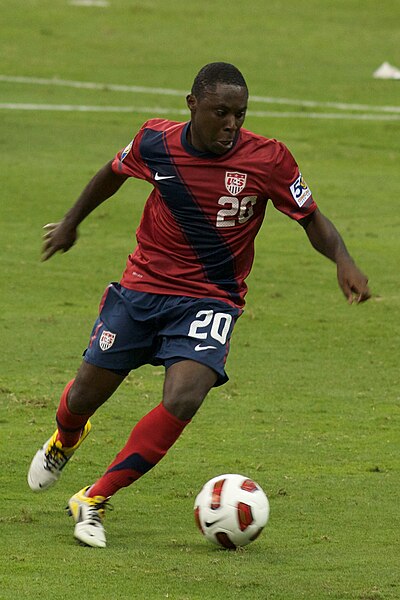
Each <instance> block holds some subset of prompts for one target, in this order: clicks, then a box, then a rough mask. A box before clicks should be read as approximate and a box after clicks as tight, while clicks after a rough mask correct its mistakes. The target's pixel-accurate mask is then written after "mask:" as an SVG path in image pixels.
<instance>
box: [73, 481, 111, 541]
mask: <svg viewBox="0 0 400 600" xmlns="http://www.w3.org/2000/svg"><path fill="white" fill-rule="evenodd" d="M89 487H90V486H88V487H85V488H83V490H80V491H79V492H78V493H76V494H75V495H74V496H72V498H70V500H69V502H68V506H67V510H68V513H69V515H70V516H71V517H73V518H74V520H75V523H76V525H75V530H74V536H75V538H76V539H77V540H78V541H79V542H81V544H84V545H85V546H91V547H92V548H105V547H106V533H105V530H104V527H103V519H104V513H105V507H106V504H107V498H105V497H104V496H94V497H93V498H91V497H90V496H86V495H85V493H86V492H87V490H88V489H89Z"/></svg>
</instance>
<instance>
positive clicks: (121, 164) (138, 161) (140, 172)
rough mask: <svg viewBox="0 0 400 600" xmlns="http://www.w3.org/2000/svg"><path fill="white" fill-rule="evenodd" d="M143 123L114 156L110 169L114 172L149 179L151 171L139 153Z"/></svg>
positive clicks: (143, 128)
mask: <svg viewBox="0 0 400 600" xmlns="http://www.w3.org/2000/svg"><path fill="white" fill-rule="evenodd" d="M146 124H147V123H145V124H144V125H143V126H142V127H141V129H140V130H139V132H138V133H137V135H136V136H135V137H134V138H133V140H132V141H131V142H129V144H128V145H127V146H126V147H125V148H123V149H122V150H120V151H119V152H118V153H117V154H116V155H115V157H114V160H113V162H112V165H111V166H112V169H113V171H114V172H115V173H118V174H121V173H122V174H124V175H128V177H136V178H137V179H145V180H146V181H151V180H152V178H151V171H150V169H149V168H148V167H147V165H146V164H145V162H144V161H143V159H142V157H141V155H140V141H141V139H142V136H143V132H144V130H145V127H146Z"/></svg>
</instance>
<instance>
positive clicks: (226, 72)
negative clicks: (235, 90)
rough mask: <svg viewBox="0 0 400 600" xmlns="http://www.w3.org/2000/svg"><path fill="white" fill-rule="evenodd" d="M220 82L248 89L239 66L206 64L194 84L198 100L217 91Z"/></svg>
mask: <svg viewBox="0 0 400 600" xmlns="http://www.w3.org/2000/svg"><path fill="white" fill-rule="evenodd" d="M218 83H224V84H226V85H233V86H236V87H240V88H245V89H246V90H247V84H246V81H245V79H244V77H243V75H242V74H241V72H240V71H239V69H238V68H237V67H235V66H234V65H231V64H230V63H225V62H214V63H209V64H208V65H205V66H204V67H203V68H202V69H200V71H199V72H198V73H197V75H196V77H195V79H194V81H193V85H192V94H193V96H196V98H197V100H201V99H202V98H204V96H205V95H206V93H207V92H210V91H211V92H212V91H215V88H216V86H217V84H218Z"/></svg>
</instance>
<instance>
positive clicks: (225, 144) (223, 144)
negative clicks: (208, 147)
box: [217, 140, 234, 152]
mask: <svg viewBox="0 0 400 600" xmlns="http://www.w3.org/2000/svg"><path fill="white" fill-rule="evenodd" d="M233 142H234V140H218V141H217V145H218V147H219V148H221V150H222V151H224V152H227V151H228V150H230V149H231V148H232V147H233Z"/></svg>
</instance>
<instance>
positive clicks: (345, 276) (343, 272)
mask: <svg viewBox="0 0 400 600" xmlns="http://www.w3.org/2000/svg"><path fill="white" fill-rule="evenodd" d="M337 278H338V282H339V285H340V287H341V289H342V291H343V294H344V295H345V296H346V298H347V301H348V303H349V304H353V302H355V303H356V304H359V303H360V302H365V301H366V300H368V298H370V297H371V292H370V290H369V287H368V278H367V277H366V276H365V275H364V273H362V272H361V271H360V270H359V269H358V267H357V266H356V265H355V264H354V263H353V262H352V261H351V260H345V261H343V262H340V263H338V264H337Z"/></svg>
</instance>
